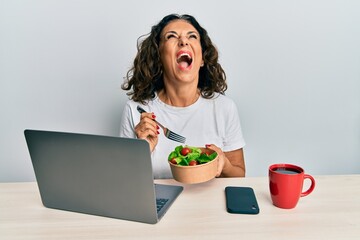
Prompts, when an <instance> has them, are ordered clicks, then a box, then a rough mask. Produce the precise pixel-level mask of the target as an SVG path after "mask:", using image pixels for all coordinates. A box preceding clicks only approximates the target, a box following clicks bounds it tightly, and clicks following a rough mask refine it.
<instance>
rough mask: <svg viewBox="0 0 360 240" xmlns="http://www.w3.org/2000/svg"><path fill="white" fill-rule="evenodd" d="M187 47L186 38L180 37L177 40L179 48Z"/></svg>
mask: <svg viewBox="0 0 360 240" xmlns="http://www.w3.org/2000/svg"><path fill="white" fill-rule="evenodd" d="M187 45H189V43H188V38H187V37H185V36H182V37H180V38H179V46H181V47H183V46H187Z"/></svg>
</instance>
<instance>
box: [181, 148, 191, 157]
mask: <svg viewBox="0 0 360 240" xmlns="http://www.w3.org/2000/svg"><path fill="white" fill-rule="evenodd" d="M180 153H181V155H183V156H186V155H188V154H189V153H191V149H190V148H187V147H184V148H183V149H181V151H180Z"/></svg>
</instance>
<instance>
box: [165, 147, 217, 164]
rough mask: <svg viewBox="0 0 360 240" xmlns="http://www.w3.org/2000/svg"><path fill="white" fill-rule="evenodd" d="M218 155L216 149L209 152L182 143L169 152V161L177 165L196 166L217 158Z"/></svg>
mask: <svg viewBox="0 0 360 240" xmlns="http://www.w3.org/2000/svg"><path fill="white" fill-rule="evenodd" d="M216 156H217V153H216V152H215V151H214V152H213V153H211V154H208V153H207V152H203V151H202V150H201V149H200V148H198V147H191V146H182V145H180V146H177V147H176V148H175V150H174V151H172V152H171V153H170V154H169V157H168V161H169V162H171V163H172V164H175V165H181V166H195V165H199V164H204V163H207V162H210V161H211V160H213V159H215V158H216Z"/></svg>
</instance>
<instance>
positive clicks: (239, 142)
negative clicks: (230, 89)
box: [120, 94, 245, 178]
mask: <svg viewBox="0 0 360 240" xmlns="http://www.w3.org/2000/svg"><path fill="white" fill-rule="evenodd" d="M138 105H140V106H141V107H142V108H143V109H144V110H145V111H147V112H153V113H154V114H155V116H156V120H157V121H159V122H160V123H161V124H162V125H164V126H166V127H167V128H168V129H170V130H171V131H173V132H175V133H178V134H180V135H182V136H184V137H186V143H185V144H186V145H189V146H195V147H205V145H206V144H215V145H216V146H218V147H219V148H221V149H222V150H223V151H224V152H227V151H232V150H236V149H240V148H243V147H244V146H245V141H244V138H243V135H242V131H241V126H240V119H239V116H238V111H237V107H236V105H235V103H234V102H233V101H232V100H231V99H230V98H228V97H226V96H224V95H221V94H216V95H215V97H214V98H212V99H205V98H203V97H199V99H198V100H197V101H196V102H195V103H194V104H192V105H190V106H188V107H173V106H170V105H167V104H165V103H164V102H162V101H161V100H160V99H159V98H158V97H157V96H156V97H155V98H154V99H153V100H151V101H148V102H147V105H142V104H140V103H137V102H134V101H132V100H129V101H128V102H127V103H126V105H125V108H124V111H123V114H122V119H121V126H120V137H128V138H136V135H135V131H134V128H135V126H136V125H137V124H138V123H139V121H140V113H139V112H138V111H137V110H136V107H137V106H138ZM159 132H160V134H159V140H158V144H157V145H156V147H155V149H154V151H153V152H152V165H153V172H154V178H172V174H171V170H170V166H169V163H168V162H167V159H168V155H169V154H170V152H171V151H173V150H174V149H175V147H176V146H178V145H182V144H181V143H178V142H175V141H172V140H170V139H168V138H166V137H165V135H164V133H163V131H162V129H161V128H160V129H159ZM185 144H183V145H185Z"/></svg>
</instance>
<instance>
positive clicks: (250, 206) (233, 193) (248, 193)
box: [225, 186, 260, 214]
mask: <svg viewBox="0 0 360 240" xmlns="http://www.w3.org/2000/svg"><path fill="white" fill-rule="evenodd" d="M225 197H226V210H227V211H228V212H229V213H240V214H258V213H259V212H260V209H259V205H258V203H257V201H256V196H255V193H254V190H253V189H252V188H250V187H231V186H228V187H226V188H225Z"/></svg>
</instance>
